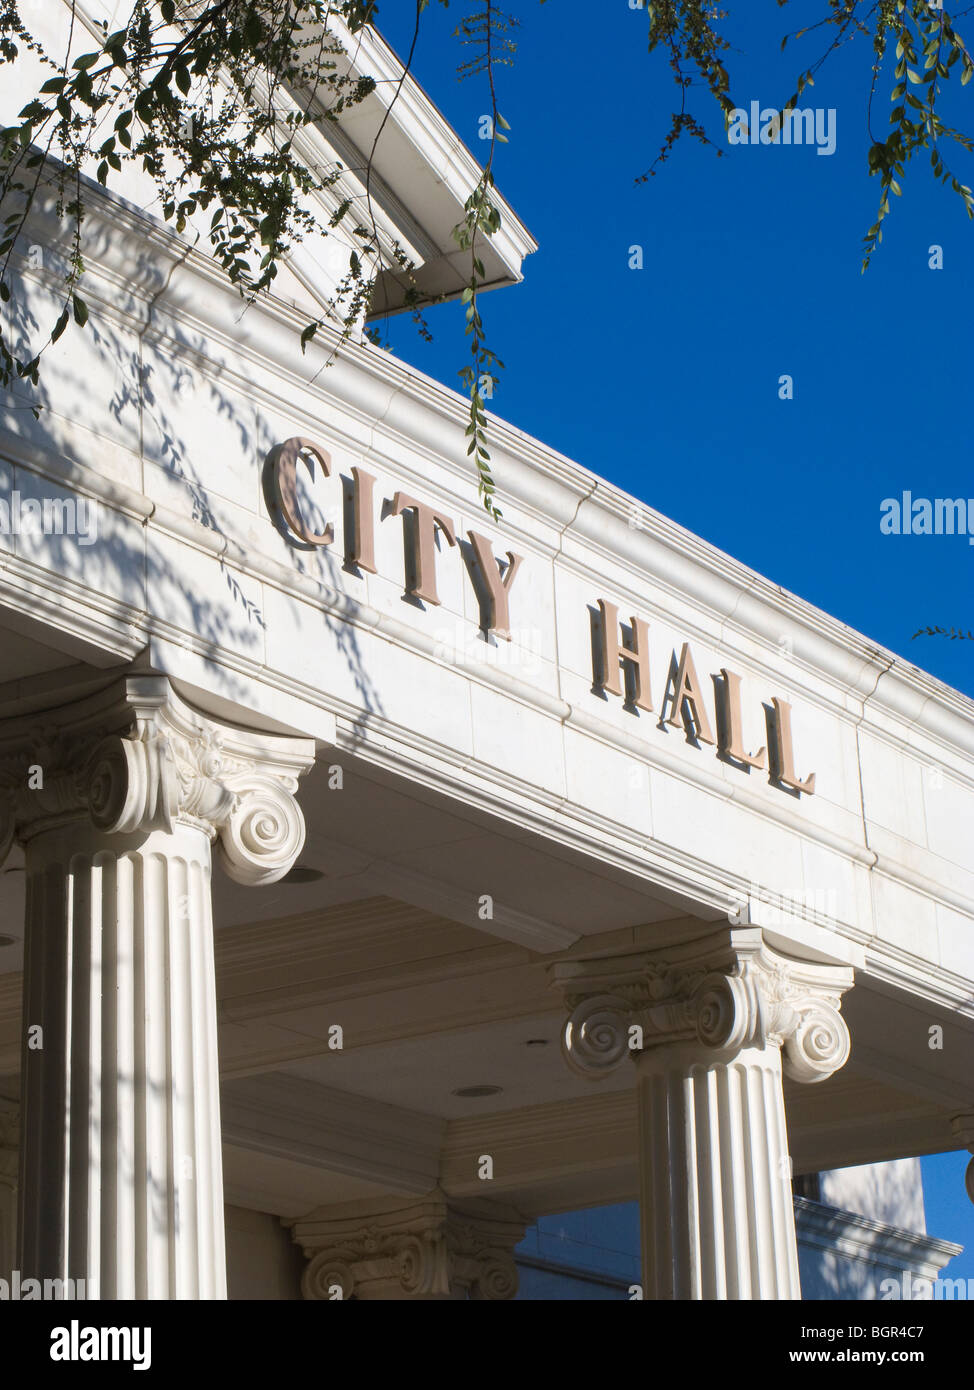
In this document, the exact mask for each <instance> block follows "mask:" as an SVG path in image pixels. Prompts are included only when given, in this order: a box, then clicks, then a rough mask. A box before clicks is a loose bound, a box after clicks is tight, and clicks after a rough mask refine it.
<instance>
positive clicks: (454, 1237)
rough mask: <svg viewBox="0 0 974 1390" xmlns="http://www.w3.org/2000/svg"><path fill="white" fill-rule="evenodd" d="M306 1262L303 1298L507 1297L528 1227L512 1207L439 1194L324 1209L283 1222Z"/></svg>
mask: <svg viewBox="0 0 974 1390" xmlns="http://www.w3.org/2000/svg"><path fill="white" fill-rule="evenodd" d="M287 1224H288V1225H289V1226H290V1227H291V1233H292V1237H293V1239H294V1241H295V1242H296V1243H297V1244H298V1245H300V1246H301V1248H302V1250H303V1251H304V1254H305V1256H306V1257H307V1258H308V1260H309V1261H310V1263H309V1264H308V1267H307V1269H306V1270H305V1272H304V1276H303V1278H302V1281H301V1289H302V1292H303V1294H304V1296H305V1298H307V1299H321V1300H324V1301H338V1300H339V1299H347V1298H351V1297H353V1296H354V1297H355V1298H359V1299H366V1300H369V1299H456V1298H464V1297H469V1298H474V1299H509V1298H513V1297H514V1295H515V1293H516V1292H517V1266H516V1264H515V1263H514V1254H513V1252H514V1247H515V1245H517V1243H518V1242H519V1241H520V1240H522V1239H523V1237H524V1232H525V1228H526V1223H525V1221H524V1219H523V1218H522V1216H521V1215H520V1213H519V1212H517V1211H516V1210H515V1209H514V1208H513V1207H508V1206H505V1205H503V1204H501V1203H496V1202H487V1201H481V1200H477V1199H463V1200H459V1201H457V1200H454V1199H452V1198H448V1197H447V1196H446V1195H445V1194H444V1193H442V1192H440V1191H434V1192H431V1193H429V1194H428V1195H427V1196H426V1197H420V1198H409V1197H402V1198H384V1199H382V1200H379V1201H375V1202H368V1201H363V1202H351V1203H347V1204H345V1205H343V1206H337V1207H322V1208H319V1209H318V1210H317V1211H314V1212H311V1213H310V1214H309V1215H308V1216H306V1217H303V1218H301V1220H298V1221H290V1222H288V1223H287Z"/></svg>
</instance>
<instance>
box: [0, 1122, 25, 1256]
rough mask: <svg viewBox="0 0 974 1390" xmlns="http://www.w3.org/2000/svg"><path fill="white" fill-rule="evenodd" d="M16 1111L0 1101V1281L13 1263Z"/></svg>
mask: <svg viewBox="0 0 974 1390" xmlns="http://www.w3.org/2000/svg"><path fill="white" fill-rule="evenodd" d="M19 1146H20V1136H19V1124H18V1108H17V1106H16V1104H14V1102H12V1101H4V1100H0V1279H7V1280H9V1279H10V1274H11V1271H12V1270H13V1269H14V1268H15V1266H16V1261H17V1156H18V1150H19Z"/></svg>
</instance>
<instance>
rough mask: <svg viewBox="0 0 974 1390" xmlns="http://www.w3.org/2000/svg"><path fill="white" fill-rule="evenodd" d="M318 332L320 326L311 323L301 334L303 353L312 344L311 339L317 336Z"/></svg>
mask: <svg viewBox="0 0 974 1390" xmlns="http://www.w3.org/2000/svg"><path fill="white" fill-rule="evenodd" d="M317 332H318V325H317V324H316V323H309V324H308V326H307V328H305V329H304V330H303V331H302V333H301V351H302V352H304V350H305V348H306V347H307V346H308V344H309V343H310V342H311V339H312V338H313V337H314V335H315V334H316V333H317Z"/></svg>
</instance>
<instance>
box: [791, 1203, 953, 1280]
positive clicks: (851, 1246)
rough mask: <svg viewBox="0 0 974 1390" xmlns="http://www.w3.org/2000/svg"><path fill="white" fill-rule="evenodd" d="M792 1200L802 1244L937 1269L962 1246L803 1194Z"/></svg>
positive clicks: (873, 1260) (869, 1259)
mask: <svg viewBox="0 0 974 1390" xmlns="http://www.w3.org/2000/svg"><path fill="white" fill-rule="evenodd" d="M794 1201H795V1221H796V1226H797V1230H798V1239H799V1241H800V1242H801V1243H802V1244H803V1245H812V1246H816V1247H817V1248H819V1249H824V1250H839V1251H841V1253H842V1254H844V1255H851V1256H852V1257H853V1258H854V1259H859V1260H865V1261H866V1262H867V1263H868V1264H877V1263H882V1262H885V1261H888V1260H896V1261H903V1262H904V1263H908V1264H914V1265H915V1264H916V1263H920V1264H922V1265H924V1266H927V1267H929V1268H930V1269H933V1270H938V1269H942V1268H943V1266H944V1265H945V1264H946V1263H947V1261H948V1260H949V1259H952V1258H953V1256H954V1255H959V1254H960V1253H961V1251H962V1250H963V1248H964V1247H963V1246H962V1245H957V1244H955V1243H954V1242H953V1241H950V1240H940V1239H939V1238H938V1237H936V1236H928V1235H920V1234H918V1233H917V1232H916V1231H907V1230H904V1229H903V1227H901V1226H891V1225H889V1223H888V1222H885V1221H874V1220H872V1219H871V1218H870V1217H867V1216H860V1215H859V1213H858V1212H853V1211H844V1210H843V1209H842V1208H840V1207H833V1206H829V1205H827V1204H826V1203H824V1202H813V1201H811V1200H810V1199H809V1198H807V1197H795V1199H794Z"/></svg>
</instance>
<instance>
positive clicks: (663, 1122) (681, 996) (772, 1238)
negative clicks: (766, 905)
mask: <svg viewBox="0 0 974 1390" xmlns="http://www.w3.org/2000/svg"><path fill="white" fill-rule="evenodd" d="M550 976H551V979H552V983H553V984H555V985H556V986H557V987H558V988H559V989H560V990H561V991H562V993H563V994H564V996H565V998H566V1001H567V1003H568V1005H569V1008H570V1010H571V1013H570V1016H569V1019H568V1022H567V1024H566V1026H565V1031H564V1034H563V1038H562V1047H563V1052H564V1055H565V1060H566V1061H567V1062H568V1064H569V1065H570V1066H571V1067H572V1068H573V1069H574V1070H575V1071H576V1072H578V1073H579V1074H580V1075H581V1076H585V1077H589V1078H592V1079H598V1078H600V1077H603V1076H606V1075H608V1074H609V1073H610V1072H612V1071H614V1070H615V1068H616V1067H618V1066H620V1065H622V1064H623V1062H624V1061H625V1059H626V1058H627V1057H630V1058H632V1059H633V1061H634V1062H635V1067H636V1086H637V1092H638V1110H639V1170H640V1192H641V1219H642V1245H643V1296H644V1298H647V1299H756V1298H767V1299H796V1298H800V1297H801V1290H800V1286H799V1279H798V1247H797V1242H796V1238H795V1221H794V1214H793V1208H792V1196H791V1161H790V1159H789V1156H788V1139H787V1133H786V1127H785V1106H784V1093H783V1089H782V1073H783V1071H786V1072H787V1073H788V1075H789V1076H790V1077H791V1078H792V1079H794V1080H796V1081H800V1082H805V1083H815V1082H818V1081H823V1080H825V1079H826V1078H827V1077H829V1076H831V1075H832V1073H833V1072H834V1071H836V1070H837V1069H838V1068H839V1067H841V1066H842V1065H843V1064H844V1063H845V1061H846V1059H847V1057H848V1056H849V1046H850V1042H849V1031H848V1029H847V1027H846V1025H845V1022H844V1020H843V1018H842V1016H841V1014H840V1012H839V1008H840V1002H841V997H842V994H843V993H844V992H845V991H846V990H847V989H849V987H850V986H851V985H852V982H853V972H852V970H851V968H850V967H848V966H845V965H839V964H837V963H836V964H825V963H822V962H817V961H809V960H803V959H800V958H796V957H792V956H787V955H785V954H784V953H783V952H782V951H781V950H780V949H778V948H777V947H774V946H772V945H770V944H769V942H768V941H767V940H766V939H765V936H764V934H763V932H762V931H761V929H760V928H759V927H757V926H750V925H749V926H746V927H737V926H735V927H731V928H716V929H710V930H709V931H707V932H705V933H703V934H702V935H700V936H692V935H689V934H688V936H687V937H686V938H685V939H683V940H681V939H679V938H677V939H676V940H673V941H671V942H670V943H669V944H668V945H667V946H666V947H665V948H662V947H661V948H660V949H658V950H655V951H653V950H647V951H643V952H641V953H637V954H633V955H626V956H605V957H589V958H578V957H576V958H568V959H565V960H562V961H557V962H554V963H553V964H552V966H551V967H550Z"/></svg>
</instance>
